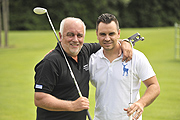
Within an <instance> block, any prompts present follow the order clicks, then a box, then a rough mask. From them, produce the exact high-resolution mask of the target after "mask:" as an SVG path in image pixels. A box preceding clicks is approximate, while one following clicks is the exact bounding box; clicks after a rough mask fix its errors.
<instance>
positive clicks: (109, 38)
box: [96, 21, 120, 51]
mask: <svg viewBox="0 0 180 120" xmlns="http://www.w3.org/2000/svg"><path fill="white" fill-rule="evenodd" d="M96 35H97V39H98V40H99V44H100V45H101V46H102V47H103V48H104V50H108V51H109V50H112V49H113V48H114V47H115V45H116V44H117V39H119V38H120V30H119V31H117V28H116V23H115V22H114V21H112V22H111V23H109V24H106V23H103V22H100V23H99V25H98V31H96Z"/></svg>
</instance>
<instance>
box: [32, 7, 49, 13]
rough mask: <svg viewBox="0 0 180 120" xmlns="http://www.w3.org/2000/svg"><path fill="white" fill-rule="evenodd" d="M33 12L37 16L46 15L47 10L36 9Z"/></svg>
mask: <svg viewBox="0 0 180 120" xmlns="http://www.w3.org/2000/svg"><path fill="white" fill-rule="evenodd" d="M33 11H34V13H36V14H44V13H46V12H47V10H46V9H45V8H41V7H36V8H34V9H33Z"/></svg>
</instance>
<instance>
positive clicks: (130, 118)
mask: <svg viewBox="0 0 180 120" xmlns="http://www.w3.org/2000/svg"><path fill="white" fill-rule="evenodd" d="M131 105H132V103H129V107H131ZM132 117H133V114H131V115H130V116H129V120H132Z"/></svg>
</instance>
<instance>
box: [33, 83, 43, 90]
mask: <svg viewBox="0 0 180 120" xmlns="http://www.w3.org/2000/svg"><path fill="white" fill-rule="evenodd" d="M42 87H43V86H42V85H38V84H36V86H35V88H37V89H42Z"/></svg>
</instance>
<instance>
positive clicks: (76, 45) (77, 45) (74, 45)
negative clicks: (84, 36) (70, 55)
mask: <svg viewBox="0 0 180 120" xmlns="http://www.w3.org/2000/svg"><path fill="white" fill-rule="evenodd" d="M70 46H72V47H73V48H77V47H79V44H78V43H77V44H70Z"/></svg>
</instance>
